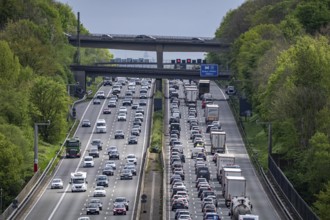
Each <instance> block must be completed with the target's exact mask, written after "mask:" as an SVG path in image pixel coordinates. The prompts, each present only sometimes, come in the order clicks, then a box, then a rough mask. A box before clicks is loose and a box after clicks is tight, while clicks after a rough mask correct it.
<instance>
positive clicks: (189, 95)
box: [185, 86, 198, 105]
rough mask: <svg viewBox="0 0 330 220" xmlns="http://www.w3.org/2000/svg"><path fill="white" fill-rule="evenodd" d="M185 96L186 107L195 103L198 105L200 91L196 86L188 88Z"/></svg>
mask: <svg viewBox="0 0 330 220" xmlns="http://www.w3.org/2000/svg"><path fill="white" fill-rule="evenodd" d="M185 94H186V98H185V102H186V105H188V104H190V103H195V104H196V103H197V98H198V90H197V87H196V86H195V87H188V88H186V89H185Z"/></svg>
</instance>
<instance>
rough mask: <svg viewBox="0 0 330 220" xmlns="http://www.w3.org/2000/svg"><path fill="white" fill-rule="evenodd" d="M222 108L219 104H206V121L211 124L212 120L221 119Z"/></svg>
mask: <svg viewBox="0 0 330 220" xmlns="http://www.w3.org/2000/svg"><path fill="white" fill-rule="evenodd" d="M219 115H220V108H219V105H218V104H206V107H205V123H206V124H209V123H212V121H219Z"/></svg>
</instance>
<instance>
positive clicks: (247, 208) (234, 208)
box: [229, 196, 255, 220]
mask: <svg viewBox="0 0 330 220" xmlns="http://www.w3.org/2000/svg"><path fill="white" fill-rule="evenodd" d="M251 212H252V204H251V202H250V199H249V198H248V197H246V196H235V197H233V198H232V200H231V203H230V208H229V216H231V219H232V220H239V219H242V218H241V217H242V216H245V215H247V216H248V215H249V214H251ZM243 219H244V218H243ZM245 219H246V220H250V218H245ZM253 219H255V218H251V220H253Z"/></svg>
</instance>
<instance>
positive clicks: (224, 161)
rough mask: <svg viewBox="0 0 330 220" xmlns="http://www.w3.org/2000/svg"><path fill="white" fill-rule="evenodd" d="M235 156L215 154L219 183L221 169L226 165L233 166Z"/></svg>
mask: <svg viewBox="0 0 330 220" xmlns="http://www.w3.org/2000/svg"><path fill="white" fill-rule="evenodd" d="M234 164H235V156H234V155H233V154H219V153H217V179H218V181H219V183H221V182H220V176H221V172H222V168H223V167H224V166H226V165H234Z"/></svg>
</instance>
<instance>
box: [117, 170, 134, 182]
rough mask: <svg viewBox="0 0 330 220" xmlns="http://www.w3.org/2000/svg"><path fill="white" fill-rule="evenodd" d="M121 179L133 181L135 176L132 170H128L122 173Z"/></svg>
mask: <svg viewBox="0 0 330 220" xmlns="http://www.w3.org/2000/svg"><path fill="white" fill-rule="evenodd" d="M120 179H121V180H127V179H128V180H132V179H133V174H132V171H131V170H128V169H123V170H122V171H121V173H120Z"/></svg>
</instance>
